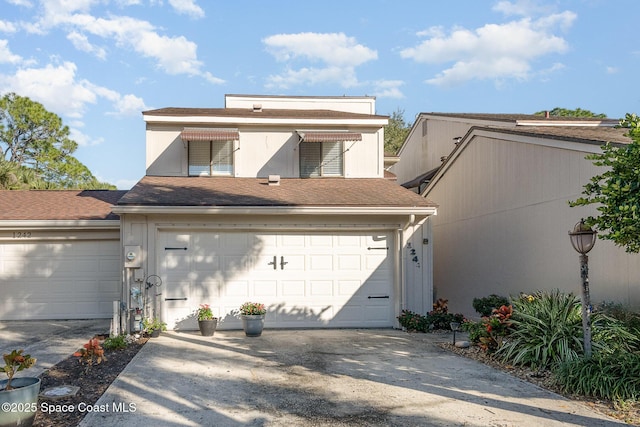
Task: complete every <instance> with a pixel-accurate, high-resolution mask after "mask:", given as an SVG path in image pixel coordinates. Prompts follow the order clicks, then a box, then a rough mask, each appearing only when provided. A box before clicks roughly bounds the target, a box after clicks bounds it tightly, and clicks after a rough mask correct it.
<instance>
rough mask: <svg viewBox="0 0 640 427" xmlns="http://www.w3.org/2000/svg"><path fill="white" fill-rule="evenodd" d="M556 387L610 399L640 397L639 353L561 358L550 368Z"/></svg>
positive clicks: (634, 398)
mask: <svg viewBox="0 0 640 427" xmlns="http://www.w3.org/2000/svg"><path fill="white" fill-rule="evenodd" d="M554 378H555V381H556V384H557V385H558V386H559V387H560V389H561V390H562V391H563V392H565V393H569V394H576V395H583V396H591V397H596V398H600V399H609V400H613V401H624V400H638V399H640V353H619V354H612V353H604V354H595V355H594V356H593V357H591V358H589V359H586V358H581V359H577V360H572V361H568V362H564V363H561V364H559V365H558V367H557V368H556V369H555V370H554Z"/></svg>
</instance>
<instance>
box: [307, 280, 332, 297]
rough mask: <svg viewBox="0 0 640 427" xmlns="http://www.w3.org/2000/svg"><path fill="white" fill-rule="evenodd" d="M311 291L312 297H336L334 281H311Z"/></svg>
mask: <svg viewBox="0 0 640 427" xmlns="http://www.w3.org/2000/svg"><path fill="white" fill-rule="evenodd" d="M309 289H310V292H309V295H310V296H312V297H319V296H323V297H324V296H328V297H330V296H333V295H334V289H333V280H311V281H310V286H309Z"/></svg>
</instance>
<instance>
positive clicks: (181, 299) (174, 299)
mask: <svg viewBox="0 0 640 427" xmlns="http://www.w3.org/2000/svg"><path fill="white" fill-rule="evenodd" d="M164 300H165V301H186V300H187V299H186V298H165V299H164Z"/></svg>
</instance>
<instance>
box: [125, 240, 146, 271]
mask: <svg viewBox="0 0 640 427" xmlns="http://www.w3.org/2000/svg"><path fill="white" fill-rule="evenodd" d="M124 266H125V267H127V268H140V267H142V246H140V245H135V246H134V245H127V246H125V247H124Z"/></svg>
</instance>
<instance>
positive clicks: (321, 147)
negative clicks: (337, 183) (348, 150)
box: [300, 142, 344, 178]
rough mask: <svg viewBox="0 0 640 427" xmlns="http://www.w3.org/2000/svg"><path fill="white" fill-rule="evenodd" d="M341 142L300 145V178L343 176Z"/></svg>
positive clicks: (305, 143)
mask: <svg viewBox="0 0 640 427" xmlns="http://www.w3.org/2000/svg"><path fill="white" fill-rule="evenodd" d="M342 148H343V143H342V142H303V143H301V144H300V177H301V178H312V177H320V176H343V175H344V172H343V164H344V159H343V149H342Z"/></svg>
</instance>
